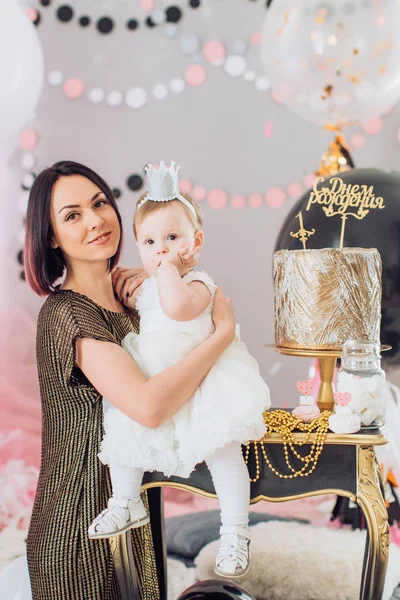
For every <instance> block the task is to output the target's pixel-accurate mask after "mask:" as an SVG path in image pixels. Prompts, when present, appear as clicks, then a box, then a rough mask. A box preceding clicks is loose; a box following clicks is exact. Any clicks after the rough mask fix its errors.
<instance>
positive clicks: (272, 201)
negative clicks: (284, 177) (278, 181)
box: [265, 187, 286, 208]
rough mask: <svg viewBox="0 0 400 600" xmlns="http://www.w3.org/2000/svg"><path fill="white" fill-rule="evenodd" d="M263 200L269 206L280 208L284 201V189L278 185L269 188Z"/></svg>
mask: <svg viewBox="0 0 400 600" xmlns="http://www.w3.org/2000/svg"><path fill="white" fill-rule="evenodd" d="M265 201H266V203H267V204H268V206H270V207H271V208H280V207H281V206H282V205H283V204H285V202H286V193H285V190H283V189H282V188H279V187H273V188H270V189H269V190H268V191H267V193H266V194H265Z"/></svg>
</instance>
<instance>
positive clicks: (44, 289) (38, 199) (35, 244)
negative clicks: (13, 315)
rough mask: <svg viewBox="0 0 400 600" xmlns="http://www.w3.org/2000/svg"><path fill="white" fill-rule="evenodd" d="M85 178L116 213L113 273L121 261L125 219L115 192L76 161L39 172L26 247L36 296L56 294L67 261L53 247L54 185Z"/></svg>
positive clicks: (27, 268) (27, 271) (28, 274)
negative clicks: (117, 237)
mask: <svg viewBox="0 0 400 600" xmlns="http://www.w3.org/2000/svg"><path fill="white" fill-rule="evenodd" d="M69 175H82V176H83V177H86V178H87V179H90V181H92V182H93V183H94V184H95V185H97V187H98V188H100V189H101V191H102V192H103V193H104V194H105V196H106V197H107V199H108V201H109V202H110V204H111V206H112V207H113V209H114V210H115V212H116V214H117V218H118V222H119V226H120V240H119V244H118V249H117V252H116V254H114V256H112V257H111V258H110V265H109V268H110V270H111V269H112V268H113V266H114V265H115V264H116V263H117V262H118V259H119V256H120V253H121V247H122V236H123V232H122V219H121V215H120V214H119V210H118V207H117V205H116V202H115V199H114V196H113V193H112V191H111V189H110V188H109V186H108V185H107V184H106V182H105V181H104V179H102V178H101V177H100V176H99V175H97V173H95V172H94V171H92V169H90V168H89V167H85V166H84V165H81V164H79V163H77V162H73V161H70V160H63V161H60V162H57V163H55V164H54V165H53V166H52V167H48V168H47V169H44V170H43V171H41V173H39V175H38V176H37V178H36V179H35V182H34V184H33V186H32V188H31V191H30V194H29V201H28V211H27V215H26V235H25V248H24V268H25V277H26V280H27V282H28V284H29V285H30V287H31V288H32V289H33V291H34V292H36V294H39V296H47V295H49V294H53V293H54V292H55V291H56V290H55V289H54V286H53V284H54V282H55V281H57V279H59V278H60V277H61V276H62V274H63V273H64V269H65V259H64V255H63V253H62V250H61V248H52V247H51V245H50V242H51V238H52V236H53V230H52V227H51V223H50V205H51V194H52V191H53V186H54V184H55V183H56V181H57V180H58V179H59V178H60V177H65V176H66V177H68V176H69Z"/></svg>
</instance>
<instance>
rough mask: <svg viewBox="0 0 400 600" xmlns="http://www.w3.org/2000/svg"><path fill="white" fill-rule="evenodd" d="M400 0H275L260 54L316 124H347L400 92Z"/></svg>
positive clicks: (291, 103)
mask: <svg viewBox="0 0 400 600" xmlns="http://www.w3.org/2000/svg"><path fill="white" fill-rule="evenodd" d="M399 31H400V2H398V1H392V0H388V1H387V2H379V3H378V2H370V3H368V4H367V3H365V2H360V1H358V2H354V3H353V4H352V10H349V2H348V0H324V1H323V2H321V0H307V2H304V0H276V1H275V2H273V3H272V5H271V7H270V8H269V9H268V11H267V13H266V17H265V22H264V27H263V32H262V44H261V57H262V61H263V64H264V68H265V71H266V75H267V77H268V78H269V79H270V81H271V84H272V87H273V90H274V91H275V93H276V94H277V96H279V97H280V98H281V100H282V101H283V102H284V104H285V105H286V106H287V108H289V109H290V110H292V111H293V112H295V113H297V114H298V115H300V116H301V117H303V118H304V119H306V120H308V121H311V122H313V123H316V124H317V125H324V126H325V125H327V126H329V125H333V126H337V127H342V126H344V125H349V124H353V123H362V122H365V121H367V120H369V119H372V118H374V117H376V116H378V115H380V114H382V113H384V112H385V111H386V110H387V109H388V108H389V107H391V106H393V104H395V103H396V102H397V101H398V100H399V98H400V37H399V35H398V32H399Z"/></svg>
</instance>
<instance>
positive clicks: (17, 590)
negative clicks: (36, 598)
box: [0, 554, 32, 600]
mask: <svg viewBox="0 0 400 600" xmlns="http://www.w3.org/2000/svg"><path fill="white" fill-rule="evenodd" d="M0 590H1V600H32V593H31V584H30V581H29V574H28V565H27V562H26V555H25V554H24V555H23V556H19V557H18V558H16V559H15V560H13V561H11V562H10V563H8V565H7V566H6V567H5V568H4V569H3V570H2V571H1V573H0Z"/></svg>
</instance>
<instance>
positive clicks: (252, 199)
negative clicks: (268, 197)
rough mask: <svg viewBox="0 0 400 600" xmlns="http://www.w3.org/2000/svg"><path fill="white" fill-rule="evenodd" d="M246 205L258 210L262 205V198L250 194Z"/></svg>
mask: <svg viewBox="0 0 400 600" xmlns="http://www.w3.org/2000/svg"><path fill="white" fill-rule="evenodd" d="M248 204H249V206H251V208H260V206H262V205H263V204H264V202H263V197H262V196H261V194H251V196H249V202H248Z"/></svg>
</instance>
